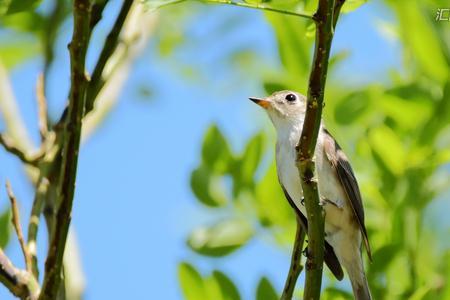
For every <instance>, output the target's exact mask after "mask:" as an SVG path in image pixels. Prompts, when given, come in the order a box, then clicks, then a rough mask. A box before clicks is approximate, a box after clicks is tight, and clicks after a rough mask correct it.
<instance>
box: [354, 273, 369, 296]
mask: <svg viewBox="0 0 450 300" xmlns="http://www.w3.org/2000/svg"><path fill="white" fill-rule="evenodd" d="M349 277H350V281H351V283H352V289H353V295H354V296H355V300H372V295H371V294H370V289H369V284H368V283H367V279H366V276H365V274H364V272H362V273H359V274H358V275H356V276H352V274H349Z"/></svg>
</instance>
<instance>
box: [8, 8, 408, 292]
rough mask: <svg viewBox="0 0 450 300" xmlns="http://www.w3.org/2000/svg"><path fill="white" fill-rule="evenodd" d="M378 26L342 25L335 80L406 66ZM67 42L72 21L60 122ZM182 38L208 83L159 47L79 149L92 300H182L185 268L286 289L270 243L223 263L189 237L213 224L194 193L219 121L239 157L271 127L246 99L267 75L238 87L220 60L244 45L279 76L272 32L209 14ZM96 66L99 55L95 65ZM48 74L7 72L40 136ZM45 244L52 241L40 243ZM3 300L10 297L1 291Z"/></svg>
mask: <svg viewBox="0 0 450 300" xmlns="http://www.w3.org/2000/svg"><path fill="white" fill-rule="evenodd" d="M119 3H120V1H113V6H112V7H110V8H109V10H108V12H107V13H105V16H107V18H108V19H107V20H106V21H107V23H111V20H112V13H110V12H111V11H112V10H113V9H116V8H117V7H118V4H119ZM186 7H187V6H186ZM167 9H171V8H167ZM379 18H383V19H385V20H390V16H389V14H388V13H387V12H386V11H385V10H384V9H383V7H381V6H380V5H379V4H377V2H375V3H370V4H366V5H364V6H363V7H361V8H360V9H358V10H357V11H356V12H353V13H351V14H349V15H346V16H344V17H342V20H341V21H340V24H339V28H338V31H337V34H336V38H335V43H334V46H333V47H334V51H338V50H342V49H349V50H350V51H351V56H350V57H349V59H348V60H347V61H346V63H345V64H344V66H342V67H341V68H340V69H339V71H338V74H340V75H342V76H344V77H343V78H346V80H348V81H350V82H360V81H363V82H369V81H371V80H373V79H374V78H376V77H377V78H378V76H379V75H380V74H384V73H385V72H386V70H387V69H388V68H390V67H392V66H396V64H397V62H398V61H400V60H399V55H400V49H399V48H398V44H396V43H391V42H389V41H387V40H385V39H383V37H382V36H381V35H380V34H379V33H378V32H377V31H376V29H375V26H374V24H375V20H376V19H379ZM233 19H234V20H236V19H239V20H241V22H240V24H241V25H240V26H239V27H237V26H233V27H232V29H230V30H228V31H227V32H226V33H224V34H223V35H220V36H217V35H213V34H211V31H212V32H213V31H214V28H217V27H220V26H223V23H224V22H228V21H230V20H233ZM69 38H70V24H67V26H65V34H64V36H63V38H62V39H61V40H60V41H59V48H60V50H59V51H58V61H57V66H55V67H54V68H53V69H52V73H51V78H52V80H53V81H52V82H53V85H52V90H51V91H50V96H49V98H50V102H51V104H52V107H53V110H52V113H53V114H54V115H55V116H56V115H57V114H58V113H59V111H60V109H61V108H62V107H63V105H64V102H63V101H62V100H61V99H64V98H65V95H66V94H67V79H68V66H67V62H68V59H67V52H66V44H67V42H68V40H69ZM186 38H187V39H188V40H189V39H192V40H194V41H195V43H190V45H189V46H187V47H185V48H183V53H182V54H180V53H176V55H175V57H177V59H178V60H179V61H181V62H189V63H190V65H193V66H196V68H198V70H200V71H201V72H202V74H204V76H205V77H206V78H208V80H209V81H210V83H209V84H208V85H207V86H204V85H201V84H195V83H192V81H188V80H186V79H185V78H183V77H182V76H180V75H179V74H180V72H179V70H176V68H174V63H173V62H174V61H173V60H172V59H173V58H168V59H163V60H161V58H160V57H159V56H158V55H157V54H156V51H155V43H154V42H153V43H151V45H150V46H149V47H148V49H147V51H145V53H144V55H143V56H142V57H141V59H139V61H138V62H137V63H136V65H135V67H134V69H133V71H132V74H131V77H130V78H129V80H128V83H127V85H126V87H125V89H124V91H123V93H122V95H121V96H120V102H119V105H118V106H117V107H116V109H115V110H114V111H113V112H112V114H111V115H110V116H109V117H108V119H107V120H106V122H105V123H104V125H103V126H102V127H101V128H100V130H99V131H98V132H97V133H96V134H95V136H94V137H93V138H92V139H90V140H89V141H88V142H87V143H86V144H85V145H84V146H83V148H82V151H81V154H80V161H79V172H78V180H77V190H76V199H75V205H74V210H73V225H74V226H75V229H76V232H77V235H78V239H79V244H80V250H81V256H82V260H83V268H84V271H85V273H86V279H87V290H86V295H87V297H86V299H88V300H93V299H143V296H142V295H150V296H149V298H148V299H180V298H181V295H180V291H179V287H178V281H177V275H176V270H177V263H178V262H179V261H181V260H189V261H192V262H194V263H195V264H196V265H197V266H198V267H199V269H200V270H201V271H202V272H208V271H210V270H211V269H212V268H214V267H218V268H220V269H221V270H223V271H225V272H226V273H227V274H229V275H231V276H232V277H233V278H236V279H237V280H236V282H237V283H238V286H239V288H240V290H241V291H242V292H243V296H244V299H251V298H253V293H254V289H255V287H256V284H257V281H258V279H259V276H260V275H261V273H264V274H266V275H267V276H268V277H269V278H270V279H271V280H272V281H273V282H274V283H275V285H276V287H277V288H278V289H280V288H281V287H282V284H283V280H284V276H281V277H280V274H285V271H286V270H287V268H288V263H289V252H288V251H287V249H286V251H280V249H278V248H276V247H275V246H272V245H270V244H268V243H267V242H265V241H262V240H253V241H252V242H251V243H250V244H249V245H248V246H247V247H245V248H244V249H242V250H240V251H238V252H236V253H234V254H233V255H232V256H231V257H230V258H229V259H226V260H224V261H221V260H215V259H206V258H203V257H199V256H197V255H195V254H193V253H192V252H191V251H189V250H188V249H187V247H186V246H185V243H184V240H185V237H186V236H187V234H188V233H189V232H190V230H191V229H192V228H194V227H196V226H198V225H200V224H203V223H205V222H207V221H208V220H211V219H214V218H215V215H212V212H211V211H210V210H208V209H205V208H204V207H202V206H200V205H199V204H198V203H197V202H196V200H195V199H194V197H193V195H192V193H191V191H190V188H189V184H188V183H189V180H188V179H189V174H190V171H191V170H192V168H193V167H195V166H196V163H197V162H198V159H199V146H200V141H201V139H202V135H203V133H204V130H205V129H206V127H207V126H208V124H210V123H212V122H217V123H219V124H220V126H221V128H222V129H223V130H224V131H225V133H226V134H227V136H228V137H231V140H232V142H233V146H234V147H235V149H240V147H241V145H242V143H243V141H245V139H246V138H247V137H248V136H250V135H251V134H252V133H253V132H255V131H257V130H259V129H261V128H262V127H263V126H265V125H264V124H265V122H267V120H266V119H265V118H263V115H262V114H260V112H259V111H258V110H256V109H255V108H254V106H252V105H251V104H250V103H248V101H246V99H247V96H249V95H262V94H263V93H264V92H263V90H262V88H261V86H260V85H259V82H260V74H258V73H256V74H254V75H253V76H246V77H245V80H242V79H243V78H244V74H242V73H240V70H239V69H238V68H234V67H233V66H230V65H227V64H225V61H224V57H225V56H227V54H229V53H230V52H233V51H234V50H237V49H241V47H247V48H251V49H252V50H254V51H256V52H257V53H258V55H259V57H260V58H261V61H263V62H264V65H267V66H269V67H272V68H277V67H279V63H278V54H277V49H276V42H275V37H274V34H273V32H272V30H271V28H270V27H269V26H268V25H267V24H266V23H265V20H264V18H263V14H262V13H261V12H258V11H252V10H248V9H239V8H234V7H217V6H214V7H213V6H208V7H207V8H205V9H204V10H202V13H201V15H200V16H199V17H198V18H196V20H195V21H193V22H190V23H189V26H188V29H187V36H186ZM98 43H99V44H100V42H98ZM381 49H382V50H383V51H381ZM380 55H383V59H381V58H380V57H379V56H380ZM375 58H377V59H375ZM92 61H93V60H92V57H91V59H90V63H91V64H92ZM40 70H41V61H39V60H33V61H31V62H28V63H26V64H24V65H21V66H20V67H18V68H16V69H15V70H13V71H12V73H11V78H12V81H13V85H14V89H15V92H16V95H17V98H18V99H20V100H19V101H20V107H21V111H22V113H23V116H24V118H25V119H26V122H27V124H28V125H29V126H30V128H33V129H35V128H36V127H35V124H36V117H35V114H36V113H35V102H34V98H33V97H34V84H35V79H36V77H37V74H38V73H39V72H40ZM55 80H57V81H58V80H59V82H58V84H54V82H55ZM142 85H147V86H150V87H151V89H152V91H153V92H154V95H153V97H152V99H151V100H150V101H143V100H142V99H140V98H139V96H138V92H137V91H138V89H139V87H140V86H142ZM230 86H231V87H232V88H231V89H230ZM34 136H35V138H36V137H37V135H36V134H35V135H34ZM0 162H1V166H2V167H1V168H0V182H2V184H1V185H2V186H3V182H4V180H5V179H6V178H7V177H8V178H10V179H11V181H12V183H13V186H14V188H15V191H16V194H17V196H18V198H19V199H20V200H21V208H22V219H23V220H25V219H27V217H28V214H29V208H30V203H31V201H32V188H31V187H30V186H29V184H28V183H27V181H26V180H24V175H23V171H22V169H21V168H20V166H21V165H20V164H19V163H18V162H17V160H15V159H13V158H11V157H10V156H9V155H7V154H6V153H5V152H4V151H3V150H0ZM0 195H1V197H0V200H1V201H0V208H2V210H3V209H4V208H5V207H6V205H7V201H6V196H5V192H4V188H3V187H2V188H0ZM42 236H43V235H42V234H41V237H42ZM40 242H41V244H45V243H46V242H45V241H44V240H42V238H41V241H40ZM6 250H7V253H8V255H10V256H11V257H12V258H13V260H14V261H15V262H16V263H17V264H18V265H21V264H22V262H21V261H22V259H21V255H20V251H19V247H18V245H17V242H16V241H15V240H14V238H13V242H12V243H11V244H10V245H9V247H8V248H7V249H6ZM42 252H43V249H42V248H41V254H42ZM0 299H12V298H11V296H10V295H9V294H8V293H7V292H6V291H5V288H3V287H0Z"/></svg>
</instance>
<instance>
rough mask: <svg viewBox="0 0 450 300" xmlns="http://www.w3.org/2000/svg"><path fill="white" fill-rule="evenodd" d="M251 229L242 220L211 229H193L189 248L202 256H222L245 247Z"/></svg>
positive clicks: (223, 222)
mask: <svg viewBox="0 0 450 300" xmlns="http://www.w3.org/2000/svg"><path fill="white" fill-rule="evenodd" d="M252 236H253V228H252V227H251V225H250V224H248V223H247V222H245V221H243V220H237V219H232V220H226V221H221V222H219V223H216V224H215V225H213V226H211V227H201V228H198V229H195V230H194V231H193V232H192V233H191V235H190V236H189V238H188V241H187V243H188V245H189V247H190V248H191V249H192V250H194V251H195V252H198V253H200V254H203V255H207V256H224V255H227V254H230V253H231V252H233V251H235V250H236V249H238V248H239V247H241V246H243V245H245V244H246V243H247V242H248V241H249V240H250V238H251V237H252Z"/></svg>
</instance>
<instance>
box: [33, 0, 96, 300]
mask: <svg viewBox="0 0 450 300" xmlns="http://www.w3.org/2000/svg"><path fill="white" fill-rule="evenodd" d="M90 10H91V2H90V0H75V1H74V3H73V16H74V31H73V36H72V41H71V42H70V44H69V51H70V67H71V89H70V96H69V100H70V102H69V108H68V121H67V123H66V124H65V128H64V132H63V136H64V138H63V144H62V151H61V152H62V153H61V154H62V163H61V172H60V181H59V186H58V197H59V201H58V205H59V206H58V208H57V212H56V220H55V221H56V224H55V226H54V233H53V236H52V239H51V243H50V246H49V250H48V255H47V260H46V262H45V275H44V284H43V287H42V292H41V295H40V297H39V299H41V300H44V299H49V300H50V299H55V298H56V296H57V294H58V290H59V286H60V283H61V270H62V263H63V257H64V248H65V245H66V240H67V234H68V231H69V226H70V221H71V212H72V204H73V197H74V192H75V179H76V173H77V163H78V151H79V146H80V139H81V126H82V118H83V113H84V106H85V100H86V88H87V79H86V76H85V60H86V52H87V47H88V43H89V35H90V22H89V17H90Z"/></svg>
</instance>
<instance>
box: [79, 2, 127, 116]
mask: <svg viewBox="0 0 450 300" xmlns="http://www.w3.org/2000/svg"><path fill="white" fill-rule="evenodd" d="M132 4H133V0H125V1H124V2H123V4H122V8H121V9H120V12H119V15H118V16H117V19H116V21H115V22H114V25H113V27H112V29H111V31H110V32H109V34H108V36H107V37H106V40H105V44H104V45H103V48H102V51H101V52H100V56H99V58H98V60H97V64H96V65H95V68H94V71H93V72H92V76H91V80H90V81H89V85H88V88H87V94H86V95H87V96H86V110H85V114H88V113H89V112H90V111H91V110H92V109H93V108H94V102H95V99H96V98H97V95H98V93H99V91H100V90H101V88H102V87H103V85H104V83H105V81H104V79H103V78H102V76H103V70H104V69H105V66H106V63H107V62H108V60H109V58H110V57H111V55H112V54H113V53H114V51H115V50H116V48H117V45H118V43H119V36H120V32H121V31H122V27H123V24H124V23H125V20H126V18H127V16H128V12H129V11H130V8H131V5H132Z"/></svg>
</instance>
